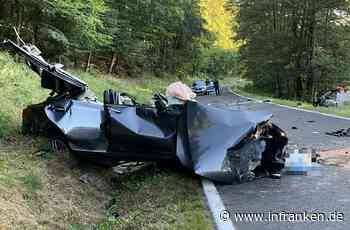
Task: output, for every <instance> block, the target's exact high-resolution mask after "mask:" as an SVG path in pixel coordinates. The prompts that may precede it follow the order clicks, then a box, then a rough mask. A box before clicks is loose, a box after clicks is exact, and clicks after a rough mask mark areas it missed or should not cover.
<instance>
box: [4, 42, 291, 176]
mask: <svg viewBox="0 0 350 230" xmlns="http://www.w3.org/2000/svg"><path fill="white" fill-rule="evenodd" d="M2 46H4V47H7V48H8V49H11V50H13V51H15V52H16V53H17V54H20V55H21V56H23V57H24V58H25V60H26V63H27V65H28V66H29V67H30V68H31V69H32V70H33V71H34V72H36V73H37V74H38V75H39V76H40V77H41V85H42V87H43V88H47V89H51V90H52V93H51V96H50V97H48V98H47V100H46V101H44V102H43V103H40V104H37V105H31V106H29V107H28V108H26V109H24V111H23V130H24V131H26V132H27V133H33V134H41V135H44V136H48V137H50V136H57V135H58V136H59V137H60V138H62V139H61V140H62V141H63V143H66V144H67V146H68V148H69V150H70V151H71V152H72V153H74V154H75V155H77V156H78V157H80V158H82V159H85V160H90V161H93V162H95V163H99V164H103V165H107V166H115V165H118V164H119V162H121V161H126V162H134V161H137V162H140V161H142V162H149V161H155V162H178V163H180V164H181V165H183V166H184V167H186V168H188V169H190V170H192V171H193V172H195V173H196V174H198V175H201V176H204V177H207V178H209V179H212V180H215V181H219V182H227V183H232V182H233V181H240V182H242V181H246V180H251V179H254V177H255V176H256V175H257V169H260V171H264V172H268V173H269V174H271V175H277V174H278V173H279V172H280V171H281V169H282V168H283V167H284V163H285V158H286V153H285V146H286V145H287V142H288V138H287V136H286V134H285V133H284V132H283V131H282V130H281V129H280V128H278V127H277V126H275V125H274V124H272V123H271V122H270V120H271V117H272V115H271V114H269V113H261V112H248V111H240V110H231V109H222V108H221V109H219V108H214V107H209V106H205V105H202V104H199V103H197V102H194V101H187V102H186V103H184V104H183V105H181V104H172V103H169V101H168V99H167V98H166V97H165V96H163V95H161V94H156V95H155V96H154V100H155V104H154V106H151V105H140V104H138V103H137V102H136V100H135V99H134V98H132V97H131V96H129V95H128V94H126V93H121V92H118V91H114V90H106V91H105V92H104V100H103V103H101V102H99V101H97V100H96V97H95V96H94V94H93V92H91V91H90V90H89V89H88V86H87V84H86V83H85V82H83V81H81V80H80V79H78V78H76V77H74V76H72V75H70V74H69V73H67V72H65V71H64V70H62V66H61V65H50V64H48V63H47V62H46V61H45V60H44V59H43V58H42V57H41V56H40V51H39V50H38V49H37V48H36V47H33V46H29V45H26V44H23V45H21V46H20V45H17V44H15V43H14V42H12V41H5V42H4V43H2ZM126 101H127V102H126Z"/></svg>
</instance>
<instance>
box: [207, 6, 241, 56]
mask: <svg viewBox="0 0 350 230" xmlns="http://www.w3.org/2000/svg"><path fill="white" fill-rule="evenodd" d="M226 2H227V1H226V0H201V1H200V6H201V12H202V15H203V18H204V19H205V20H206V21H207V25H206V28H207V29H208V30H209V31H211V32H213V33H214V34H215V36H216V41H215V46H216V47H218V48H222V49H235V50H236V49H237V48H238V47H239V44H238V43H236V42H234V41H233V40H232V38H233V37H234V36H235V32H234V31H233V30H232V29H231V27H232V25H231V23H235V18H232V16H231V13H235V12H236V11H235V9H236V8H229V7H226ZM228 9H229V10H228Z"/></svg>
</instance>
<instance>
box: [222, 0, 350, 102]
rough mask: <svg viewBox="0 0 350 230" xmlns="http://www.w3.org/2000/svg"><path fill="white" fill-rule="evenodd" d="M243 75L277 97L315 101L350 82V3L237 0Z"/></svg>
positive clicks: (237, 37) (236, 28)
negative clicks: (330, 90) (342, 84)
mask: <svg viewBox="0 0 350 230" xmlns="http://www.w3.org/2000/svg"><path fill="white" fill-rule="evenodd" d="M237 4H238V7H239V13H238V15H237V18H236V19H237V24H235V25H234V26H233V28H234V30H237V36H236V38H235V39H236V40H240V41H241V42H242V44H243V46H242V47H241V49H240V54H241V58H242V62H241V63H242V65H243V69H244V71H243V75H244V76H245V77H247V78H248V79H251V80H253V82H254V85H255V86H256V87H258V88H260V89H264V90H268V91H269V92H273V93H274V94H275V96H277V97H285V98H296V99H303V100H310V101H311V100H312V99H313V98H314V97H315V96H316V95H317V94H318V93H319V92H322V91H324V90H326V89H330V88H335V86H336V84H341V83H347V82H349V81H350V77H349V73H350V68H349V67H350V30H349V29H350V24H349V23H350V16H349V1H347V0H302V1H300V0H238V1H236V0H234V1H233V0H232V1H230V2H229V3H228V7H230V5H231V6H232V5H233V6H237Z"/></svg>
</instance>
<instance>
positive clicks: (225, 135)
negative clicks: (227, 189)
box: [178, 102, 272, 182]
mask: <svg viewBox="0 0 350 230" xmlns="http://www.w3.org/2000/svg"><path fill="white" fill-rule="evenodd" d="M186 113H187V116H186V121H185V123H186V126H187V127H186V129H184V130H179V131H180V133H182V134H181V135H182V136H185V135H187V137H188V138H187V139H188V143H187V145H188V146H187V147H184V148H179V149H178V150H180V151H178V157H179V158H180V160H181V162H182V164H183V165H185V166H187V167H189V168H191V169H193V170H194V172H195V173H196V174H198V175H200V176H203V177H207V178H209V179H211V180H214V181H221V182H232V173H231V172H230V171H227V167H226V166H227V165H226V161H227V153H228V150H229V149H230V148H232V147H234V146H236V145H238V144H239V143H240V142H241V141H242V140H243V139H244V138H245V137H247V135H249V134H251V133H252V132H254V131H255V129H256V127H257V126H258V125H259V124H260V123H264V122H267V121H269V120H270V119H271V117H272V114H271V113H266V112H248V111H240V110H232V109H223V108H215V107H211V106H206V105H203V104H200V103H196V102H188V103H187V105H186ZM184 131H187V133H186V134H183V132H184ZM183 139H185V138H180V140H183ZM184 149H185V150H186V151H185V150H184Z"/></svg>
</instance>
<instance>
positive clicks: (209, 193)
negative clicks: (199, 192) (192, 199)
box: [202, 178, 235, 230]
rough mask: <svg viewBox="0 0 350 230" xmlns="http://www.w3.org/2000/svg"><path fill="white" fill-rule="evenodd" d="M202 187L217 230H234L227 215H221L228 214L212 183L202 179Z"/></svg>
mask: <svg viewBox="0 0 350 230" xmlns="http://www.w3.org/2000/svg"><path fill="white" fill-rule="evenodd" d="M202 187H203V191H204V194H205V196H206V198H207V202H208V206H209V209H210V212H211V214H212V216H213V219H214V222H215V225H216V229H217V230H235V227H234V226H233V223H232V221H231V218H230V216H229V215H226V216H223V214H227V213H229V210H227V209H226V207H225V205H224V203H223V202H222V200H221V197H220V194H219V192H218V190H217V189H216V187H215V185H214V183H213V182H211V181H210V180H207V179H205V178H202Z"/></svg>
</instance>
